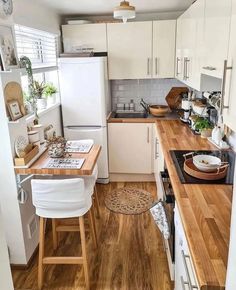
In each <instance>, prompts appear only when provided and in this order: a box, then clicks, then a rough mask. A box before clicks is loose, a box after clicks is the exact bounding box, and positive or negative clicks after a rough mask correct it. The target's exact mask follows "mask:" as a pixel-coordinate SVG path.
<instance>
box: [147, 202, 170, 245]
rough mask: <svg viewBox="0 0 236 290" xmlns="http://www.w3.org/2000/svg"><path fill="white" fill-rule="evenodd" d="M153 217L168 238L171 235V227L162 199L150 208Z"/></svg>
mask: <svg viewBox="0 0 236 290" xmlns="http://www.w3.org/2000/svg"><path fill="white" fill-rule="evenodd" d="M150 212H151V214H152V217H153V219H154V221H155V223H156V225H157V226H158V228H159V230H160V231H161V233H162V234H163V236H164V238H165V239H166V240H168V239H169V237H170V228H169V224H168V221H167V217H166V212H165V208H164V205H163V202H162V201H158V202H157V203H156V204H155V205H154V206H153V207H152V208H150Z"/></svg>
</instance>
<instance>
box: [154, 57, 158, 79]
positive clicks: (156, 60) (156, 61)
mask: <svg viewBox="0 0 236 290" xmlns="http://www.w3.org/2000/svg"><path fill="white" fill-rule="evenodd" d="M155 75H158V58H157V57H155Z"/></svg>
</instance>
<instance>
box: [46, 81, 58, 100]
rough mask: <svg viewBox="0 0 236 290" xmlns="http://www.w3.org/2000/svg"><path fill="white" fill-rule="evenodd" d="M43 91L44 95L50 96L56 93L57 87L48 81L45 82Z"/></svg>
mask: <svg viewBox="0 0 236 290" xmlns="http://www.w3.org/2000/svg"><path fill="white" fill-rule="evenodd" d="M43 93H44V95H45V96H46V97H50V96H52V95H53V94H56V93H57V88H56V87H55V86H54V85H53V84H52V83H48V84H46V86H45V88H44V91H43Z"/></svg>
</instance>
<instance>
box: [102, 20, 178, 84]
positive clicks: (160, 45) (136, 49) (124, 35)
mask: <svg viewBox="0 0 236 290" xmlns="http://www.w3.org/2000/svg"><path fill="white" fill-rule="evenodd" d="M175 30H176V20H162V21H153V22H152V21H145V22H129V23H126V24H123V23H111V24H108V25H107V39H108V62H109V78H110V79H147V78H173V77H174V67H175Z"/></svg>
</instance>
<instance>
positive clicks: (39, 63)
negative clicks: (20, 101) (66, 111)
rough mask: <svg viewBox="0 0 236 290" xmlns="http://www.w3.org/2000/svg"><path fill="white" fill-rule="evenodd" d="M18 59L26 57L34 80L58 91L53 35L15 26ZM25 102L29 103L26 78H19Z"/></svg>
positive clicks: (55, 39)
mask: <svg viewBox="0 0 236 290" xmlns="http://www.w3.org/2000/svg"><path fill="white" fill-rule="evenodd" d="M15 36H16V47H17V54H18V58H20V57H21V56H27V57H28V58H29V59H30V60H31V63H32V70H33V77H34V80H36V81H39V82H44V83H45V84H47V83H52V84H53V85H54V86H56V87H57V88H58V90H59V83H58V68H57V41H58V37H57V35H55V34H52V33H48V32H45V31H41V30H36V29H33V28H30V27H25V26H21V25H15ZM21 83H22V88H23V91H24V97H25V101H29V94H28V77H27V75H26V74H25V75H23V76H22V78H21ZM57 102H59V95H58V94H57Z"/></svg>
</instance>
